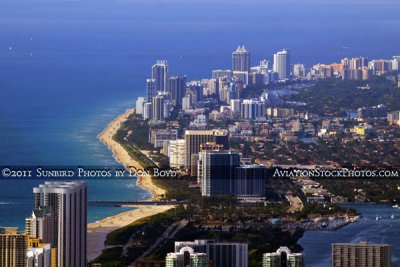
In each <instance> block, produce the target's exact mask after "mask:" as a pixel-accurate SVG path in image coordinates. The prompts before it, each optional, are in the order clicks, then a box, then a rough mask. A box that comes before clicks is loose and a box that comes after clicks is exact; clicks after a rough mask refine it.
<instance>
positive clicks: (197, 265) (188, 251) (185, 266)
mask: <svg viewBox="0 0 400 267" xmlns="http://www.w3.org/2000/svg"><path fill="white" fill-rule="evenodd" d="M165 266H166V267H208V257H207V254H206V253H199V252H195V251H194V250H193V248H191V247H182V248H181V249H180V250H179V252H173V253H168V254H167V257H166V258H165Z"/></svg>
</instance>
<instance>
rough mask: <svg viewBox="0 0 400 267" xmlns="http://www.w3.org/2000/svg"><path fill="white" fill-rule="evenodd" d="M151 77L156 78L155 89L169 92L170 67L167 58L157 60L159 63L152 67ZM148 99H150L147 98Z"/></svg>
mask: <svg viewBox="0 0 400 267" xmlns="http://www.w3.org/2000/svg"><path fill="white" fill-rule="evenodd" d="M151 78H152V79H153V80H155V89H156V91H158V92H167V90H168V79H169V67H168V63H167V61H166V60H157V63H156V64H154V65H153V66H152V67H151ZM147 101H150V100H149V99H147Z"/></svg>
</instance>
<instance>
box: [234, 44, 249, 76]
mask: <svg viewBox="0 0 400 267" xmlns="http://www.w3.org/2000/svg"><path fill="white" fill-rule="evenodd" d="M232 70H233V71H244V72H249V71H250V51H248V50H247V49H246V47H244V46H239V47H238V48H237V49H236V50H235V51H233V53H232Z"/></svg>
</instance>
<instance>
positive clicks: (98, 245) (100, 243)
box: [87, 109, 175, 261]
mask: <svg viewBox="0 0 400 267" xmlns="http://www.w3.org/2000/svg"><path fill="white" fill-rule="evenodd" d="M134 112H135V110H134V109H127V110H126V111H125V112H124V113H123V114H121V115H119V116H118V117H117V118H115V119H114V120H113V121H111V122H110V123H109V124H108V125H107V127H106V128H105V129H104V130H103V131H102V132H101V133H100V134H99V135H98V136H97V138H98V139H99V140H100V141H101V142H102V143H103V144H105V145H106V146H107V147H108V148H109V149H110V150H111V151H112V153H113V156H114V158H115V160H116V161H118V162H119V163H121V164H122V165H123V166H124V167H125V168H126V169H129V168H135V169H138V170H140V169H143V166H142V165H140V163H139V162H137V161H136V160H135V159H133V158H132V157H131V156H130V155H129V153H128V152H127V151H126V150H125V149H124V147H123V146H122V145H121V144H120V143H118V142H116V141H115V140H114V139H113V137H114V135H115V134H116V133H117V131H118V130H119V129H120V127H121V125H122V124H123V123H124V122H125V121H126V120H127V119H128V117H129V116H130V115H131V114H133V113H134ZM137 186H139V187H141V188H143V189H144V190H147V191H149V192H150V194H151V197H150V198H149V199H147V200H156V199H158V197H159V196H160V195H163V194H165V190H164V189H162V188H159V187H157V186H156V185H155V184H154V183H153V181H152V177H151V176H149V175H148V176H137ZM131 207H132V208H133V209H132V210H129V211H126V212H123V213H120V214H117V215H114V216H110V217H107V218H105V219H102V220H100V221H96V222H94V223H88V226H87V229H88V230H87V233H88V235H87V244H88V245H87V255H88V257H87V258H88V260H89V261H92V260H94V259H95V258H97V257H98V256H100V255H101V253H102V251H103V250H104V249H106V248H107V247H106V246H105V244H104V243H105V241H106V238H107V235H108V234H109V233H111V232H112V231H115V230H117V229H119V228H122V227H125V226H127V225H129V224H131V223H133V222H135V221H137V220H140V219H142V218H146V217H149V216H153V215H156V214H159V213H162V212H165V211H167V210H169V209H171V208H174V207H175V206H173V205H168V206H157V205H150V206H144V205H133V206H131Z"/></svg>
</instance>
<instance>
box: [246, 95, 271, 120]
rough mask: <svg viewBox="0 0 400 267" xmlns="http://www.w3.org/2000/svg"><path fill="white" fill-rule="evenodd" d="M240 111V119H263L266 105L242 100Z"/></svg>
mask: <svg viewBox="0 0 400 267" xmlns="http://www.w3.org/2000/svg"><path fill="white" fill-rule="evenodd" d="M240 111H241V117H242V119H246V120H255V119H262V118H265V112H266V105H265V102H262V101H257V100H252V99H244V100H243V101H242V103H241V108H240Z"/></svg>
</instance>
